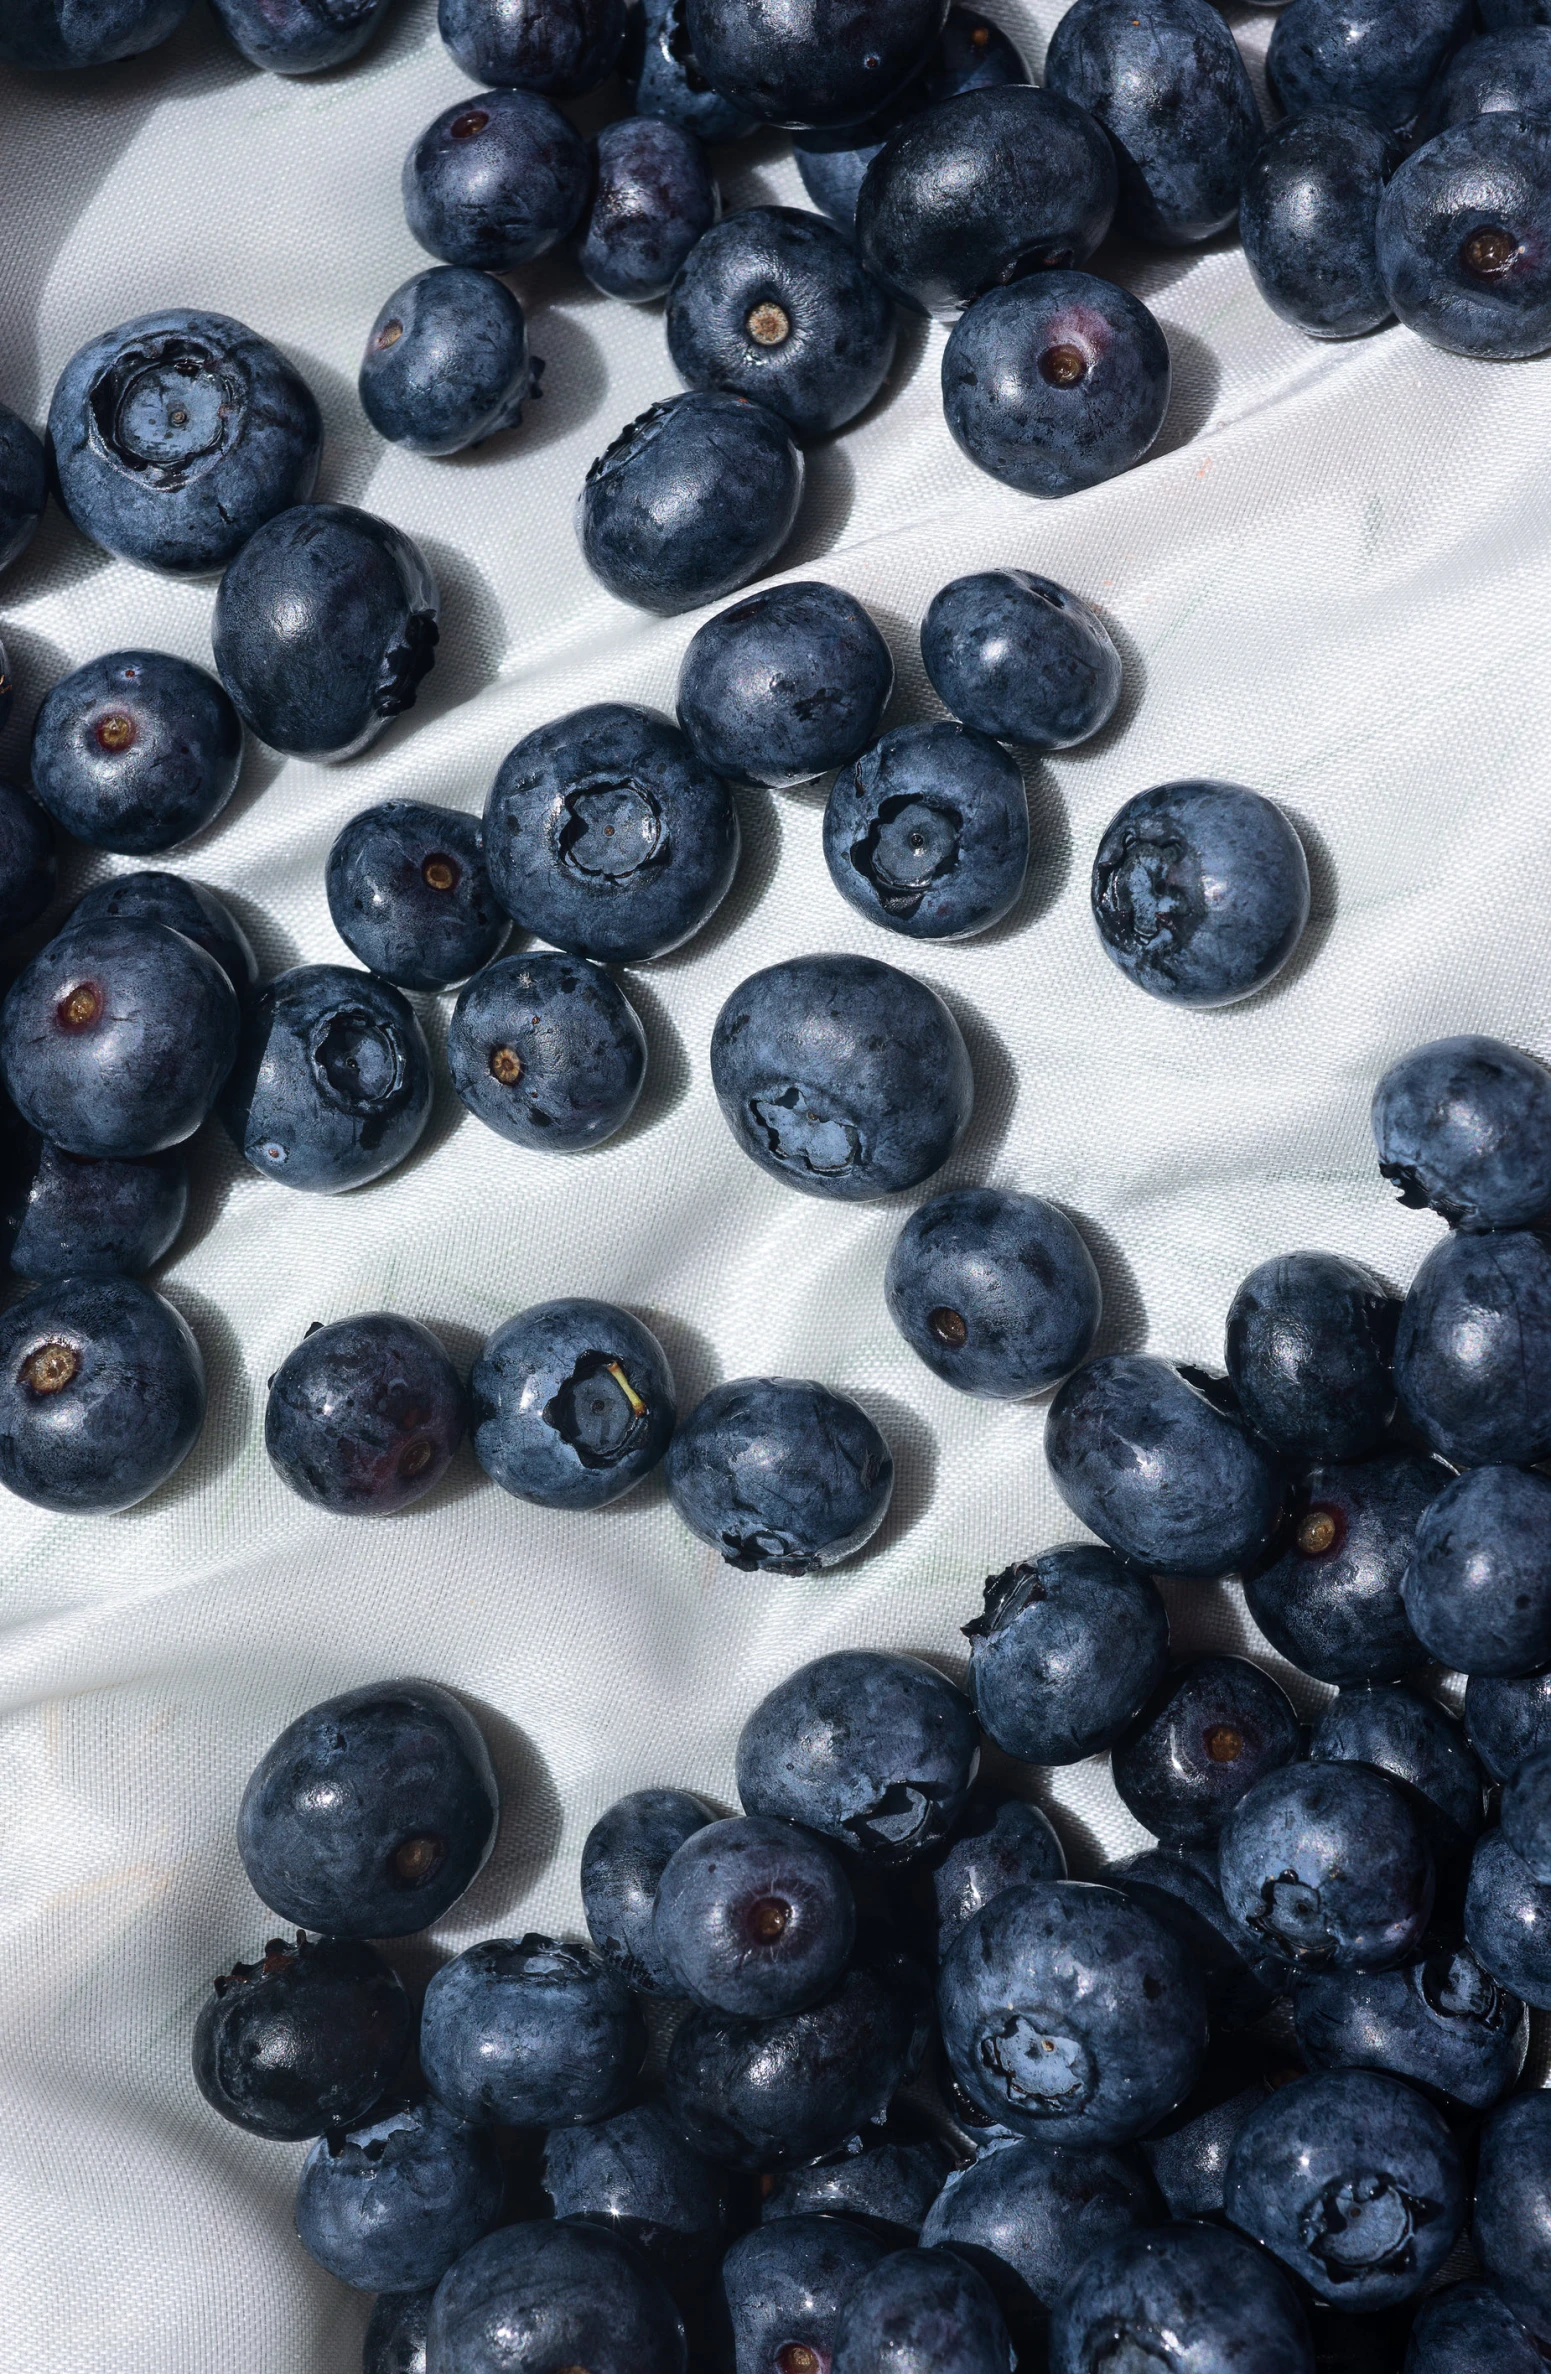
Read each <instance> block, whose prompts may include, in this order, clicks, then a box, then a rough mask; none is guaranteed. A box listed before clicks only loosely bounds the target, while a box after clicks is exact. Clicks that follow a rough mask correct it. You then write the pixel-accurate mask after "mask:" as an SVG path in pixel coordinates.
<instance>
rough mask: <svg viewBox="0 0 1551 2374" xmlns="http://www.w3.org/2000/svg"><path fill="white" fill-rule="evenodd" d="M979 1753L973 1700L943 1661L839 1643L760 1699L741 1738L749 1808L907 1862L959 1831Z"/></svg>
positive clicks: (866, 1853) (742, 1790)
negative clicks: (945, 1671) (941, 1666)
mask: <svg viewBox="0 0 1551 2374" xmlns="http://www.w3.org/2000/svg"><path fill="white" fill-rule="evenodd" d="M979 1761H980V1744H979V1738H978V1735H977V1732H976V1726H975V1718H974V1713H973V1711H972V1709H971V1707H970V1704H969V1701H968V1699H967V1698H966V1697H965V1696H964V1693H963V1692H962V1691H961V1690H958V1689H955V1687H954V1685H953V1683H952V1682H950V1681H948V1680H947V1679H946V1678H945V1677H944V1676H943V1675H942V1674H940V1673H938V1672H937V1670H936V1668H935V1667H934V1666H931V1665H926V1664H923V1663H922V1661H921V1659H920V1658H919V1657H896V1656H885V1655H882V1654H879V1653H878V1652H875V1651H873V1650H869V1649H836V1650H833V1651H832V1652H831V1653H830V1654H829V1655H828V1656H826V1657H816V1658H815V1659H814V1660H813V1662H812V1663H811V1664H810V1665H803V1666H799V1668H798V1670H797V1671H796V1672H795V1673H793V1674H789V1675H788V1677H787V1679H786V1680H785V1681H784V1682H779V1683H778V1684H777V1685H776V1687H775V1689H773V1690H771V1691H769V1692H768V1693H767V1694H766V1696H765V1697H763V1698H762V1699H761V1700H760V1702H759V1704H758V1706H756V1707H755V1709H754V1712H753V1713H752V1714H751V1715H750V1716H749V1719H748V1721H747V1722H746V1723H745V1724H744V1726H743V1730H742V1732H741V1734H740V1735H739V1739H738V1795H739V1797H740V1798H741V1799H742V1801H743V1806H744V1810H745V1812H747V1813H758V1814H768V1815H770V1816H772V1817H773V1818H774V1819H775V1820H777V1821H786V1822H801V1823H802V1824H803V1826H804V1828H806V1829H809V1830H816V1831H817V1832H818V1833H819V1835H820V1837H822V1838H831V1839H834V1840H835V1841H836V1843H837V1844H839V1845H841V1846H846V1847H849V1848H851V1850H852V1851H853V1852H854V1853H856V1854H859V1855H861V1856H863V1857H864V1858H865V1859H866V1860H868V1861H870V1862H875V1863H882V1864H892V1863H902V1862H906V1861H908V1860H909V1858H910V1857H911V1856H913V1855H917V1854H920V1853H921V1852H923V1850H924V1849H926V1848H928V1847H931V1846H935V1845H936V1844H937V1842H938V1841H939V1840H940V1839H943V1838H945V1837H946V1836H947V1835H948V1834H949V1832H950V1831H951V1830H952V1828H953V1825H954V1823H955V1822H956V1821H957V1820H958V1817H959V1814H960V1812H961V1811H962V1809H963V1807H964V1805H965V1802H966V1801H967V1799H968V1796H969V1792H970V1788H971V1786H972V1784H973V1782H974V1778H975V1773H976V1770H977V1767H978V1765H979Z"/></svg>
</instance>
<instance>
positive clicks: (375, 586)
mask: <svg viewBox="0 0 1551 2374" xmlns="http://www.w3.org/2000/svg"><path fill="white" fill-rule="evenodd" d="M438 610H439V596H438V594H437V590H436V580H435V578H434V577H433V576H432V575H431V572H430V570H429V569H428V568H427V567H426V564H425V561H424V559H423V558H422V556H421V554H420V552H419V550H418V548H417V547H416V546H415V545H413V544H412V543H411V542H410V540H409V538H408V537H407V536H405V535H402V534H401V533H400V532H399V530H398V529H397V528H396V527H393V526H391V525H390V524H389V522H388V521H387V520H385V519H376V518H374V517H373V516H372V514H371V513H370V512H369V511H357V510H355V509H354V508H353V507H352V506H351V505H350V504H348V503H303V504H301V505H300V506H299V507H298V508H297V509H296V510H294V511H285V512H282V513H281V515H280V517H279V518H278V519H271V520H270V521H269V522H268V523H267V525H266V526H264V527H262V528H260V529H259V531H258V533H257V534H256V535H254V536H253V537H251V538H250V540H249V541H248V543H247V544H246V545H245V546H244V547H243V549H242V551H241V552H240V553H239V554H238V556H237V558H236V560H235V561H233V563H232V565H231V567H230V568H229V569H228V570H227V572H226V575H225V576H224V577H223V578H222V580H221V590H220V592H219V593H218V594H217V595H216V600H215V619H214V622H213V625H212V628H211V641H212V644H213V646H214V649H215V664H216V667H217V669H218V670H219V672H220V677H221V682H222V683H223V684H224V685H225V687H226V689H227V691H228V692H229V693H230V694H231V697H232V699H233V701H234V702H235V703H236V706H237V710H238V713H239V714H240V716H241V717H242V719H243V722H244V723H245V724H246V725H247V726H249V727H250V728H251V729H252V731H253V732H254V733H256V734H257V735H258V737H259V740H260V741H261V742H267V743H268V744H269V746H270V748H271V749H272V750H284V751H289V752H293V753H295V754H296V755H298V756H300V757H303V758H318V759H331V758H353V757H354V756H355V755H356V753H357V752H358V751H362V750H364V749H365V748H366V746H367V744H368V743H369V742H374V741H375V740H376V739H377V736H378V735H379V734H380V733H381V732H382V729H383V727H384V726H385V725H386V724H387V723H388V722H389V720H390V719H392V718H394V717H402V716H403V714H404V712H405V710H406V709H412V708H413V707H414V705H415V695H416V693H417V692H418V691H419V689H420V686H421V684H422V683H423V681H424V680H425V678H426V677H427V676H428V675H429V674H430V672H431V669H432V667H433V665H434V664H435V659H436V642H437V635H438V632H439V630H438V626H437V616H438Z"/></svg>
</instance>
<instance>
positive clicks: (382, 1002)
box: [220, 964, 431, 1195]
mask: <svg viewBox="0 0 1551 2374" xmlns="http://www.w3.org/2000/svg"><path fill="white" fill-rule="evenodd" d="M220 1115H221V1119H222V1121H223V1122H224V1123H225V1126H226V1128H227V1131H228V1132H229V1134H230V1136H231V1138H232V1141H233V1143H234V1144H235V1145H236V1146H238V1147H239V1148H240V1150H241V1152H242V1153H243V1154H244V1155H245V1156H246V1158H247V1160H248V1161H249V1162H251V1163H252V1165H253V1167H254V1169H255V1170H256V1171H262V1172H263V1174H264V1175H265V1177H266V1178H271V1179H278V1180H279V1181H280V1184H281V1185H282V1186H283V1187H294V1188H297V1189H299V1190H301V1191H304V1192H307V1193H310V1194H315V1195H340V1194H343V1193H344V1191H345V1190H346V1189H347V1188H350V1187H361V1186H364V1185H365V1184H366V1182H367V1180H368V1179H380V1178H381V1177H382V1175H383V1173H384V1172H385V1171H390V1170H392V1169H393V1167H394V1165H395V1164H396V1163H400V1162H402V1161H403V1159H404V1157H405V1155H406V1154H408V1153H410V1152H411V1151H412V1149H413V1148H414V1147H415V1145H416V1144H417V1143H418V1142H419V1138H420V1133H421V1131H422V1130H423V1129H424V1128H425V1125H426V1123H427V1121H428V1120H429V1119H430V1117H431V1052H430V1049H429V1048H428V1047H427V1045H426V1042H425V1034H424V1032H423V1031H422V1030H421V1028H420V1024H419V1022H418V1021H417V1020H416V1018H415V1015H414V1012H413V1009H412V1008H411V1006H410V1004H409V1001H408V999H407V998H405V997H403V996H401V995H400V993H399V991H398V990H396V989H394V988H393V987H392V986H391V985H390V984H389V983H388V982H386V981H378V980H376V979H374V977H373V976H372V975H371V974H370V973H358V972H356V971H354V970H353V968H352V967H350V966H349V965H342V964H306V965H297V966H296V967H295V969H294V970H293V971H291V972H289V973H282V974H281V975H280V977H279V979H278V980H275V981H267V982H266V983H265V985H264V987H263V988H262V989H261V990H260V991H259V992H258V994H257V996H256V997H255V998H254V1000H253V1002H252V1004H251V1005H250V1007H249V1009H248V1012H247V1015H246V1017H245V1018H244V1022H243V1031H242V1044H241V1047H240V1049H239V1052H238V1056H237V1061H236V1063H235V1065H234V1066H233V1067H232V1074H231V1077H230V1079H229V1080H228V1081H227V1084H226V1087H225V1090H224V1092H223V1094H222V1097H221V1101H220Z"/></svg>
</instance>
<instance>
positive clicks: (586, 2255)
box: [428, 2220, 684, 2374]
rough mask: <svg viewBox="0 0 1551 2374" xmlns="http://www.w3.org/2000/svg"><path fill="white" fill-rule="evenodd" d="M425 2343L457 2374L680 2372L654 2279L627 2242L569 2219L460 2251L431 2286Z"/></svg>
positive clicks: (674, 2323)
mask: <svg viewBox="0 0 1551 2374" xmlns="http://www.w3.org/2000/svg"><path fill="white" fill-rule="evenodd" d="M514 2335H515V2336H516V2338H515V2339H513V2338H512V2336H514ZM428 2342H429V2348H428V2359H429V2363H430V2364H431V2365H433V2366H439V2367H443V2366H444V2367H448V2368H454V2367H455V2368H456V2369H457V2374H551V2369H564V2368H567V2367H576V2368H578V2369H581V2368H585V2369H586V2374H684V2328H683V2325H682V2324H681V2322H680V2320H679V2313H678V2310H677V2309H676V2308H675V2307H674V2305H673V2301H672V2299H671V2297H670V2295H669V2293H668V2290H667V2287H666V2286H665V2285H664V2283H663V2282H662V2279H661V2278H660V2276H658V2275H656V2274H655V2273H654V2272H653V2270H652V2268H651V2266H650V2264H649V2263H648V2261H647V2260H645V2259H644V2258H643V2257H642V2256H641V2255H640V2253H639V2252H638V2251H635V2250H633V2249H632V2248H631V2246H630V2245H629V2243H627V2242H623V2241H621V2240H619V2239H618V2237H617V2236H615V2235H613V2234H606V2233H604V2232H603V2231H602V2230H601V2229H600V2228H599V2227H597V2226H592V2225H584V2224H579V2223H572V2222H570V2221H566V2222H563V2223H562V2222H555V2223H551V2222H550V2221H548V2220H544V2221H534V2222H533V2223H530V2224H524V2225H517V2226H504V2227H502V2229H501V2230H500V2232H499V2233H495V2234H487V2235H486V2236H485V2239H484V2240H483V2242H477V2243H476V2244H475V2245H474V2248H473V2249H472V2250H470V2251H466V2252H465V2253H464V2255H463V2257H462V2258H461V2259H460V2260H459V2261H458V2263H457V2265H456V2266H455V2267H454V2268H453V2269H452V2270H451V2272H450V2273H449V2274H447V2275H444V2276H443V2278H442V2280H441V2282H440V2284H439V2285H438V2286H437V2291H436V2297H435V2299H434V2301H433V2302H432V2304H431V2321H430V2327H429V2334H428Z"/></svg>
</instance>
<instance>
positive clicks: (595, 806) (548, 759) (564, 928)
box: [485, 701, 741, 964]
mask: <svg viewBox="0 0 1551 2374" xmlns="http://www.w3.org/2000/svg"><path fill="white" fill-rule="evenodd" d="M740 845H741V842H740V833H739V828H738V812H737V809H736V808H735V807H734V806H733V803H732V796H731V794H730V793H729V791H728V789H727V786H726V784H725V783H724V782H723V781H722V779H721V777H720V776H719V775H715V774H713V773H712V771H711V769H710V768H709V767H708V766H705V765H704V764H703V763H702V761H701V760H700V759H699V758H697V757H696V755H695V753H694V751H693V749H692V748H691V747H690V745H689V743H688V742H687V741H686V740H685V738H684V736H683V735H682V734H681V733H680V732H679V730H678V728H677V727H676V726H672V725H669V724H668V723H667V721H666V720H665V719H664V718H661V717H654V716H653V715H652V713H651V711H650V710H647V709H637V708H635V707H634V706H632V705H631V704H630V703H628V702H625V701H599V702H597V703H595V704H594V705H593V706H592V707H591V708H587V709H573V710H571V711H570V713H569V714H568V715H567V716H565V717H558V718H556V719H555V720H554V722H553V723H552V724H550V725H541V726H539V727H538V728H537V729H536V731H535V732H533V733H531V734H528V735H526V736H525V737H524V739H523V740H522V741H520V742H519V743H518V744H517V745H516V747H515V749H513V750H510V751H508V753H507V755H506V757H505V758H504V759H503V761H502V763H501V769H500V772H499V773H498V775H497V776H496V779H495V782H494V783H493V785H492V786H491V790H490V797H489V799H488V800H487V801H486V803H485V863H486V865H487V866H488V867H489V869H490V879H491V881H492V882H493V883H494V885H495V892H496V896H497V897H498V898H499V899H500V901H501V903H502V904H503V906H504V907H505V908H506V909H507V912H508V913H509V914H511V915H512V916H514V917H515V919H516V921H517V924H518V926H519V928H520V929H521V930H523V931H529V932H532V933H534V935H535V936H536V937H537V938H539V939H541V940H548V941H549V942H550V944H551V945H552V946H553V947H556V948H563V949H564V950H565V951H566V952H567V954H569V955H571V956H592V957H596V958H597V959H598V961H599V962H600V963H603V964H636V963H639V962H640V960H641V959H642V958H643V957H649V956H662V955H664V954H666V952H667V951H668V950H669V949H670V948H678V947H681V946H682V945H683V943H684V942H685V941H686V940H687V939H690V938H692V937H693V935H694V934H695V933H696V932H697V931H698V930H699V929H700V927H701V925H702V924H703V923H706V922H707V921H709V919H710V917H711V916H712V915H714V914H715V912H716V910H717V908H718V907H719V906H720V905H721V903H722V900H723V899H724V898H725V897H726V895H727V893H728V891H729V889H730V888H731V887H732V878H733V875H734V874H735V872H736V871H737V865H738V852H739V848H740Z"/></svg>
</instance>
